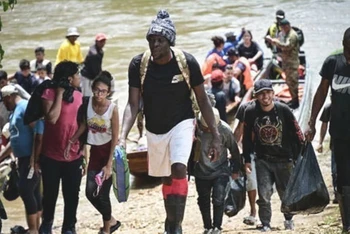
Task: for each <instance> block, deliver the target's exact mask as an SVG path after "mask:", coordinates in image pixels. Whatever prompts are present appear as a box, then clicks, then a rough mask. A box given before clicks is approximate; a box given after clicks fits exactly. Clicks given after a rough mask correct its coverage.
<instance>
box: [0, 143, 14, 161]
mask: <svg viewBox="0 0 350 234" xmlns="http://www.w3.org/2000/svg"><path fill="white" fill-rule="evenodd" d="M11 153H12V148H11V142H10V141H9V142H8V143H7V145H6V146H5V148H4V149H3V150H1V152H0V162H2V160H4V159H5V158H6V157H7V156H9V155H10V154H11Z"/></svg>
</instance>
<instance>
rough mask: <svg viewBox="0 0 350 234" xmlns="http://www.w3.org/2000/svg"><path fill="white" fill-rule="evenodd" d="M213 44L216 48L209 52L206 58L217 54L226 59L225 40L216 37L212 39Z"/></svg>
mask: <svg viewBox="0 0 350 234" xmlns="http://www.w3.org/2000/svg"><path fill="white" fill-rule="evenodd" d="M211 40H212V42H213V44H214V48H213V49H211V50H209V51H208V54H207V56H206V58H208V57H209V56H210V55H211V54H213V53H216V54H218V55H219V56H220V57H224V55H225V54H224V51H223V48H224V44H225V40H224V38H223V37H220V36H214V37H212V38H211Z"/></svg>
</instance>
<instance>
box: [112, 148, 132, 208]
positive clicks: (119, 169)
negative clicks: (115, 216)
mask: <svg viewBox="0 0 350 234" xmlns="http://www.w3.org/2000/svg"><path fill="white" fill-rule="evenodd" d="M112 169H113V171H112V183H113V192H114V195H115V197H116V198H117V200H118V202H126V201H127V200H128V197H129V191H130V171H129V164H128V160H127V158H126V151H125V149H124V148H122V147H120V146H117V147H116V148H115V150H114V156H113V168H112Z"/></svg>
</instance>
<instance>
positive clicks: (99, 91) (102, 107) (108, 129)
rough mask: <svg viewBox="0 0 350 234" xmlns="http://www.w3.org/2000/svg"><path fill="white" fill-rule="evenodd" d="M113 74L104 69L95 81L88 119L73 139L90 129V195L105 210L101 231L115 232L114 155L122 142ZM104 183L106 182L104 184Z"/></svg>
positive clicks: (117, 222)
mask: <svg viewBox="0 0 350 234" xmlns="http://www.w3.org/2000/svg"><path fill="white" fill-rule="evenodd" d="M112 82H113V78H112V76H111V74H110V73H109V72H107V71H102V72H101V74H100V75H98V76H97V77H96V78H95V79H94V81H93V83H92V86H91V88H92V93H93V96H92V97H90V98H89V101H88V106H87V113H86V119H85V120H84V122H83V123H81V125H80V128H79V130H78V131H77V133H76V134H75V135H74V136H73V138H72V139H71V140H72V141H76V140H77V139H78V137H79V136H80V135H81V133H83V132H84V131H85V130H87V131H88V132H87V144H89V145H91V150H90V160H89V165H88V173H87V182H86V190H85V192H86V197H87V198H88V199H89V201H90V202H91V204H92V205H93V206H94V207H95V208H96V209H97V210H98V211H99V212H100V213H101V215H102V219H103V228H101V229H100V232H99V233H101V234H103V233H112V232H114V231H115V230H117V229H118V228H119V226H120V222H119V221H117V220H116V219H115V218H114V217H113V216H112V209H111V202H110V198H109V192H110V189H111V185H112V177H111V175H112V159H113V153H114V148H115V147H116V145H117V143H118V133H119V116H118V108H117V106H116V104H114V103H113V102H112V101H111V100H110V99H109V98H108V97H109V96H110V95H111V87H112ZM101 185H102V186H101Z"/></svg>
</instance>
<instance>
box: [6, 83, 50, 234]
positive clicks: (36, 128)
mask: <svg viewBox="0 0 350 234" xmlns="http://www.w3.org/2000/svg"><path fill="white" fill-rule="evenodd" d="M1 95H2V100H3V102H4V105H5V106H6V108H7V110H8V111H11V112H12V113H11V114H10V117H9V122H10V141H9V143H8V144H7V145H6V147H5V149H4V150H2V151H1V152H0V162H1V161H2V160H3V159H4V158H6V156H8V155H9V154H10V153H11V152H12V153H13V154H14V156H15V157H17V158H18V173H19V183H18V184H19V193H20V196H21V198H22V200H23V203H24V206H25V210H26V215H27V217H26V218H27V223H28V227H29V231H28V233H30V234H36V233H38V223H39V220H40V217H41V211H42V205H41V194H40V179H41V176H40V174H39V173H35V172H34V168H33V167H31V166H30V165H31V164H30V160H31V156H32V153H35V150H34V152H33V138H34V134H35V133H36V134H41V135H42V134H43V131H44V125H43V123H42V122H41V121H38V122H36V123H33V124H32V126H30V125H24V122H23V117H24V113H25V111H26V108H27V105H28V101H27V100H24V99H22V98H21V97H20V95H19V94H18V90H17V89H16V88H15V87H14V86H13V85H6V86H4V87H3V88H2V89H1ZM35 148H36V149H37V147H35Z"/></svg>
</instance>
